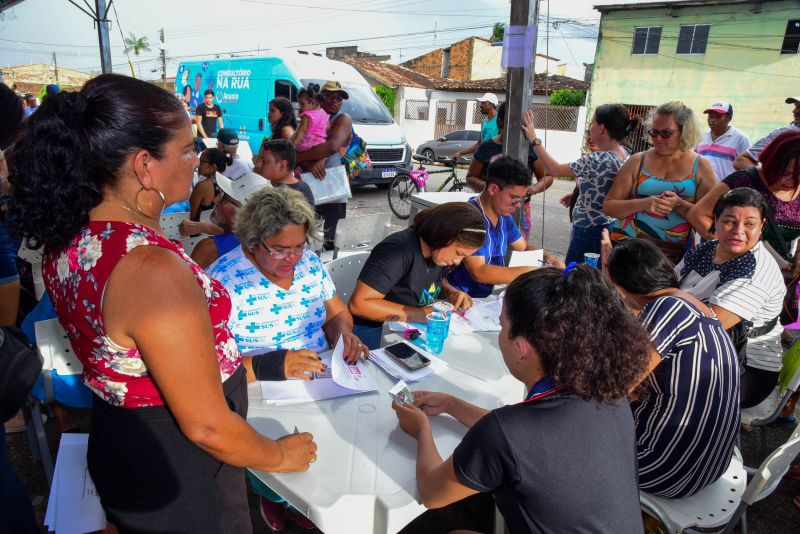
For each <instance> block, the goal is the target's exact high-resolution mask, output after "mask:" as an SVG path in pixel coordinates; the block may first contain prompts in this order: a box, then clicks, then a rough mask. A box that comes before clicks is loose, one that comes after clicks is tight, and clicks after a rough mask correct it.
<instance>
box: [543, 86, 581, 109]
mask: <svg viewBox="0 0 800 534" xmlns="http://www.w3.org/2000/svg"><path fill="white" fill-rule="evenodd" d="M585 101H586V93H584V92H583V91H574V90H572V89H556V90H555V91H553V92H552V93H550V104H551V105H553V106H582V105H583V104H584V102H585Z"/></svg>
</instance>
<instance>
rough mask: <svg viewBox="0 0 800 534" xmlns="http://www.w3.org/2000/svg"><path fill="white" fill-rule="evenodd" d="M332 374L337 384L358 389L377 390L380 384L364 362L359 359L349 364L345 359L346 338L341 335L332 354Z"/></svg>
mask: <svg viewBox="0 0 800 534" xmlns="http://www.w3.org/2000/svg"><path fill="white" fill-rule="evenodd" d="M331 375H332V377H333V381H334V382H336V384H337V385H339V386H342V387H345V388H348V389H355V390H357V391H375V390H376V389H378V385H377V384H376V383H375V381H374V380H373V379H372V377H371V376H370V375H369V374H368V373H367V372H366V370H365V369H364V364H363V363H362V362H361V359H359V360H358V361H357V362H356V363H355V365H348V363H347V362H345V361H344V339H343V338H342V336H339V341H337V342H336V346H335V347H334V348H333V354H331Z"/></svg>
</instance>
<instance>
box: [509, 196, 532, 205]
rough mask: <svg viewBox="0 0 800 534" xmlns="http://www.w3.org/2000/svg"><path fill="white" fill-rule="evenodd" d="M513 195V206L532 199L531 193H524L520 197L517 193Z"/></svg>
mask: <svg viewBox="0 0 800 534" xmlns="http://www.w3.org/2000/svg"><path fill="white" fill-rule="evenodd" d="M509 196H510V197H511V205H512V206H519V205H521V204H524V203H525V202H529V201H530V199H531V196H530V195H523V196H521V197H518V196H517V195H509Z"/></svg>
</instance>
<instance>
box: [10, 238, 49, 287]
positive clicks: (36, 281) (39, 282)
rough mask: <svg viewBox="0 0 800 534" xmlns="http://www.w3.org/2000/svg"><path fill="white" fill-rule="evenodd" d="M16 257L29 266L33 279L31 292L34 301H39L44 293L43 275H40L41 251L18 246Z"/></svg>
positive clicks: (24, 245)
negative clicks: (33, 295) (34, 295)
mask: <svg viewBox="0 0 800 534" xmlns="http://www.w3.org/2000/svg"><path fill="white" fill-rule="evenodd" d="M17 256H19V257H20V258H22V259H23V260H25V261H27V262H28V263H30V264H31V277H32V278H33V291H34V293H35V294H36V300H41V298H42V296H43V295H44V292H45V287H44V275H43V274H42V249H41V248H37V249H31V248H28V246H27V245H26V244H25V241H23V242H22V245H20V247H19V250H18V251H17Z"/></svg>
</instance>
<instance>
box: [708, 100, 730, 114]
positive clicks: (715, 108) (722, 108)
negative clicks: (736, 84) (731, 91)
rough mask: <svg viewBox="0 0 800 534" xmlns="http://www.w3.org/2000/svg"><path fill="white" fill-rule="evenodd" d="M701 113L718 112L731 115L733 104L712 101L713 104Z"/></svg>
mask: <svg viewBox="0 0 800 534" xmlns="http://www.w3.org/2000/svg"><path fill="white" fill-rule="evenodd" d="M703 113H720V114H722V115H733V106H731V105H730V104H729V103H728V102H722V101H720V102H714V104H713V105H712V106H711V107H710V108H708V109H706V110H704V111H703Z"/></svg>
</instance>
